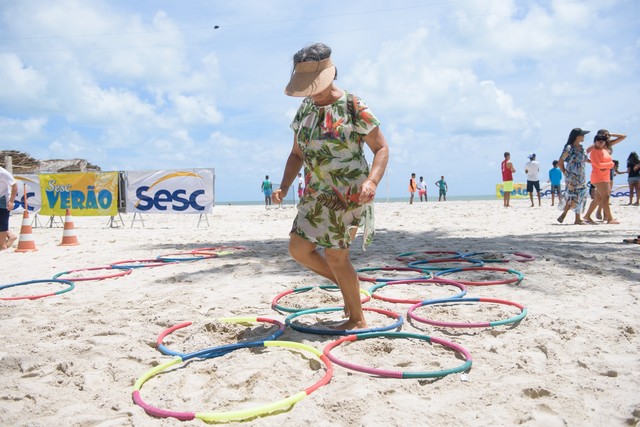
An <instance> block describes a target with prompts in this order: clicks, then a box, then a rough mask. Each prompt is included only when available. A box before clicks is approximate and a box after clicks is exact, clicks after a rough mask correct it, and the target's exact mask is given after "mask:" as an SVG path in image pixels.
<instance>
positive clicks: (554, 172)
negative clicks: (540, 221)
mask: <svg viewBox="0 0 640 427" xmlns="http://www.w3.org/2000/svg"><path fill="white" fill-rule="evenodd" d="M549 182H550V183H551V206H553V204H554V202H555V195H556V194H557V195H558V204H560V203H562V194H561V193H560V183H561V182H562V171H561V170H560V168H559V167H558V161H557V160H554V161H553V168H551V169H549Z"/></svg>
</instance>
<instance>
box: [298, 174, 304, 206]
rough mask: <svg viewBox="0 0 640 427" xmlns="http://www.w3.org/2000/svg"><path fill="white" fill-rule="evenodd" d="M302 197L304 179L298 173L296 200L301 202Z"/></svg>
mask: <svg viewBox="0 0 640 427" xmlns="http://www.w3.org/2000/svg"><path fill="white" fill-rule="evenodd" d="M303 195H304V178H303V177H302V174H301V173H298V199H299V200H302V196H303Z"/></svg>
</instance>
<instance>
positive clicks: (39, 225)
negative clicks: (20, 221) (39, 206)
mask: <svg viewBox="0 0 640 427" xmlns="http://www.w3.org/2000/svg"><path fill="white" fill-rule="evenodd" d="M38 217H39V215H38V213H37V212H36V214H35V215H34V216H33V227H34V228H38V227H43V225H42V223H41V222H40V220H38Z"/></svg>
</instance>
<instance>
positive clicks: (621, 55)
mask: <svg viewBox="0 0 640 427" xmlns="http://www.w3.org/2000/svg"><path fill="white" fill-rule="evenodd" d="M639 21H640V2H638V1H637V0H553V1H547V0H531V1H521V0H517V1H513V0H450V1H445V0H425V1H417V0H411V1H409V0H396V1H394V2H388V1H378V0H370V1H366V2H364V1H352V2H344V1H336V0H324V1H322V2H300V1H293V0H269V1H258V0H255V1H249V0H234V1H224V2H223V1H210V0H184V1H180V2H176V1H168V0H136V1H128V0H127V1H125V0H111V1H106V0H105V1H99V0H87V1H80V0H20V1H10V0H0V150H19V151H24V152H27V153H29V154H30V155H31V156H32V157H35V158H36V159H40V160H46V159H72V158H84V159H87V160H88V161H89V162H91V163H93V164H96V165H98V166H100V167H101V168H102V170H104V171H115V170H121V171H126V170H158V169H185V168H188V169H191V168H215V174H216V184H215V191H216V201H217V202H230V201H254V200H255V201H259V200H262V198H263V196H262V194H261V192H260V185H261V183H262V180H263V178H264V176H265V175H269V176H270V177H271V179H272V181H273V182H275V183H278V182H280V179H281V177H282V173H283V171H284V165H285V162H286V159H287V156H288V155H289V153H290V151H291V147H292V143H293V133H292V131H291V129H290V127H289V125H290V123H291V120H292V118H293V116H294V114H295V112H296V110H297V108H298V106H299V105H300V102H301V99H300V98H292V97H287V96H286V95H284V87H285V86H286V84H287V82H288V80H289V76H290V73H291V69H292V64H291V58H292V56H293V54H294V53H295V52H296V51H297V50H299V49H300V48H302V47H304V46H305V45H307V44H310V43H314V42H322V43H325V44H327V45H329V46H330V47H331V48H332V49H333V54H332V58H333V61H334V63H335V64H336V66H337V69H338V80H337V81H336V85H337V86H338V87H340V88H343V89H346V90H348V91H349V92H352V93H355V94H357V95H358V96H360V97H361V98H362V99H363V100H364V102H366V103H367V104H368V105H369V107H370V108H371V110H372V112H373V113H374V114H375V115H376V116H377V117H378V119H379V120H380V121H381V130H382V132H383V134H384V135H385V137H386V139H387V142H388V144H389V150H390V159H389V165H388V168H387V173H386V175H385V178H383V180H382V182H381V183H380V185H379V188H378V198H382V197H408V190H407V188H408V180H409V177H410V175H411V173H416V174H417V176H424V177H425V181H427V182H428V183H430V185H431V187H430V188H429V191H430V194H436V191H437V189H436V187H435V185H434V183H435V181H437V180H439V179H440V176H442V175H444V176H445V180H446V181H447V183H448V186H449V195H452V196H473V195H491V194H495V185H496V184H497V183H499V182H501V179H502V178H501V174H500V163H501V162H502V160H503V153H504V152H505V151H509V152H510V153H511V159H512V162H513V164H514V166H515V168H516V171H517V172H516V174H515V181H516V182H525V181H526V175H525V174H524V164H525V163H526V162H527V161H528V159H527V156H528V154H529V153H532V152H533V153H536V154H537V159H538V161H539V162H540V163H541V165H542V167H541V169H542V171H543V172H542V176H541V182H546V178H547V176H546V171H547V170H548V169H549V168H551V162H552V161H553V160H554V159H557V158H558V157H559V155H560V153H561V151H562V148H563V146H564V144H565V142H566V141H567V137H568V134H569V132H570V130H571V129H572V128H574V127H581V128H583V129H589V130H591V131H592V133H591V134H589V135H587V140H586V142H591V141H593V138H592V135H594V134H595V131H597V130H598V129H601V128H606V129H608V130H609V131H610V132H612V133H622V134H627V135H628V137H627V139H626V140H625V141H623V142H622V143H620V145H618V146H616V147H615V150H614V156H613V157H614V159H617V160H620V162H621V163H622V165H623V166H624V164H625V163H626V158H627V156H628V155H629V153H630V152H631V151H636V152H638V151H640V143H639V142H638V141H640V139H639V138H638V135H637V134H638V132H639V131H640V101H639V100H640V78H639V76H640V25H639V24H638V22H639ZM368 158H369V159H371V155H370V153H369V155H368ZM618 181H620V182H624V181H625V179H624V176H622V177H618V178H617V179H616V183H618Z"/></svg>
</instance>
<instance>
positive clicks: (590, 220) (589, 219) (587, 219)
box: [584, 217, 596, 224]
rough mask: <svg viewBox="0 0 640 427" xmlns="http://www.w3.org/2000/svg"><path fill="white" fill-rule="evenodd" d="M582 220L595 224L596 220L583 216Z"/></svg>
mask: <svg viewBox="0 0 640 427" xmlns="http://www.w3.org/2000/svg"><path fill="white" fill-rule="evenodd" d="M584 222H586V223H587V224H596V222H595V221H594V220H592V219H591V218H590V217H586V218H584Z"/></svg>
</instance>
